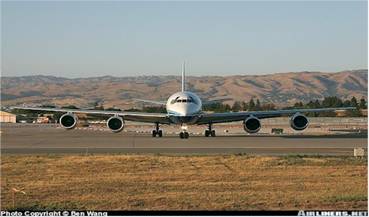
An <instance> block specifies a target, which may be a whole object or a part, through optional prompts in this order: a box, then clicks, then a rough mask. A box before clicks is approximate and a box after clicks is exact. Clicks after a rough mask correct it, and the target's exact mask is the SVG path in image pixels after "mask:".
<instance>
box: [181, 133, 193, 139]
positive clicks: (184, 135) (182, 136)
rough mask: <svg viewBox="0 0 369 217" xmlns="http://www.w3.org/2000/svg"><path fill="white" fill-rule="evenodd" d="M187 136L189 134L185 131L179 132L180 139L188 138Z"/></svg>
mask: <svg viewBox="0 0 369 217" xmlns="http://www.w3.org/2000/svg"><path fill="white" fill-rule="evenodd" d="M189 136H190V134H188V133H187V132H180V133H179V138H181V139H188V137H189Z"/></svg>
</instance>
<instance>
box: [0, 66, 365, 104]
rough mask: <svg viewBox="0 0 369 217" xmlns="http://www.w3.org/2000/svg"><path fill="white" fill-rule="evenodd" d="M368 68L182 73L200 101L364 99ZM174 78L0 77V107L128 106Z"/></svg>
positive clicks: (165, 91)
mask: <svg viewBox="0 0 369 217" xmlns="http://www.w3.org/2000/svg"><path fill="white" fill-rule="evenodd" d="M367 76H368V70H354V71H342V72H337V73H322V72H293V73H292V72H291V73H278V74H269V75H259V76H256V75H237V76H226V77H220V76H201V77H193V76H191V77H188V78H187V89H188V90H190V91H194V92H196V93H197V94H199V96H200V97H201V98H202V99H203V100H211V99H215V98H221V97H226V98H229V100H228V101H226V102H228V103H233V101H235V100H238V101H248V100H250V99H251V98H252V97H256V98H259V99H260V100H261V101H262V102H273V103H275V104H277V105H286V104H293V103H294V102H296V101H309V100H315V99H322V98H324V96H339V97H341V98H343V99H349V98H351V97H352V96H355V97H358V98H361V97H365V98H367V91H368V86H367V82H368V79H367ZM180 82H181V81H180V77H179V76H139V77H112V76H104V77H93V78H76V79H68V78H60V77H53V76H23V77H2V79H1V102H2V104H3V105H15V104H21V103H37V104H55V105H57V106H62V105H70V104H73V105H76V106H79V107H89V106H92V105H93V104H94V103H96V102H99V103H102V104H103V105H104V106H105V107H112V106H116V107H120V108H130V107H133V106H134V101H133V99H134V98H142V99H151V100H166V99H167V98H168V97H169V96H170V95H171V94H172V93H174V92H176V91H179V89H180Z"/></svg>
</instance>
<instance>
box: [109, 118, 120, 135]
mask: <svg viewBox="0 0 369 217" xmlns="http://www.w3.org/2000/svg"><path fill="white" fill-rule="evenodd" d="M106 125H107V126H108V128H109V129H110V130H111V131H112V132H113V133H119V132H120V131H122V130H123V128H124V120H123V118H121V117H119V116H113V117H111V118H109V119H108V121H107V123H106Z"/></svg>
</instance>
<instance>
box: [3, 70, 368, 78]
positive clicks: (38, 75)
mask: <svg viewBox="0 0 369 217" xmlns="http://www.w3.org/2000/svg"><path fill="white" fill-rule="evenodd" d="M356 71H368V69H347V70H340V71H335V72H327V71H295V72H272V73H266V74H227V75H191V73H189V72H186V77H233V76H268V75H275V74H290V73H323V74H326V73H327V74H334V73H342V72H356ZM21 77H54V78H66V79H86V78H101V77H114V78H135V77H181V74H180V73H178V74H164V75H127V76H117V75H98V76H89V77H67V76H55V75H45V74H35V75H16V76H3V75H0V78H21Z"/></svg>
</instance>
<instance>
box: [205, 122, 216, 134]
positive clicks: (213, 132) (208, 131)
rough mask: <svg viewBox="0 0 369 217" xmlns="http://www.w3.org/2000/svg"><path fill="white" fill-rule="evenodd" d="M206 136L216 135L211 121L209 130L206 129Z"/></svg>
mask: <svg viewBox="0 0 369 217" xmlns="http://www.w3.org/2000/svg"><path fill="white" fill-rule="evenodd" d="M205 136H206V137H209V136H211V137H215V130H212V128H211V123H210V124H209V127H208V129H207V130H205Z"/></svg>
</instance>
